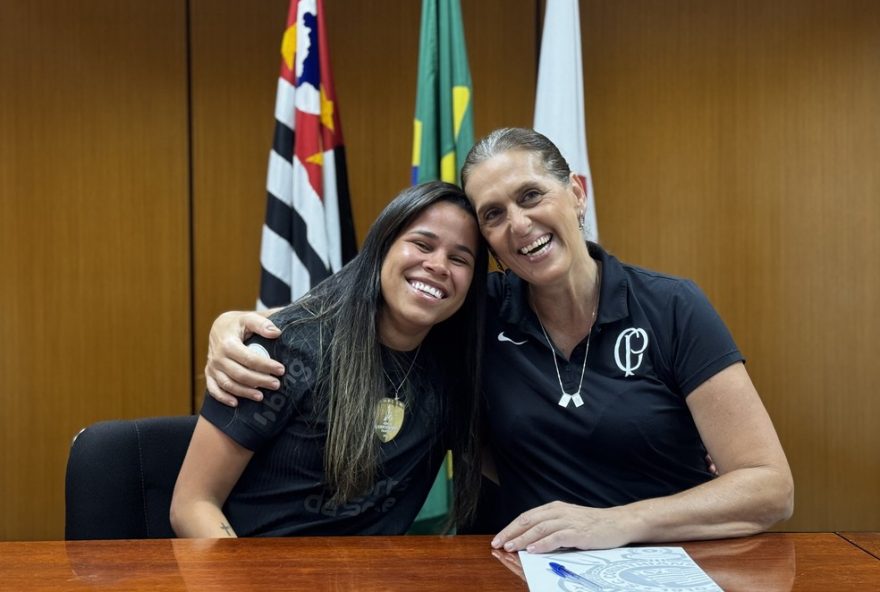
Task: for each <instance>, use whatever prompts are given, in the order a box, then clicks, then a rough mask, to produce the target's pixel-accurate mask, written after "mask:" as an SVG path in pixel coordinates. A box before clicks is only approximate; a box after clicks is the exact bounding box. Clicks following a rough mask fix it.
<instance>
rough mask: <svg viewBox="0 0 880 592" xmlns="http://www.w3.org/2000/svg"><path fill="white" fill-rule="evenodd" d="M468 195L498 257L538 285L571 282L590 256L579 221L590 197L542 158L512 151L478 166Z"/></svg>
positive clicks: (468, 181) (472, 170) (469, 183)
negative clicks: (553, 172) (550, 170)
mask: <svg viewBox="0 0 880 592" xmlns="http://www.w3.org/2000/svg"><path fill="white" fill-rule="evenodd" d="M465 192H466V193H467V195H468V198H469V199H470V200H471V202H472V203H473V204H474V208H475V209H476V211H477V219H478V220H479V222H480V231H481V232H482V233H483V236H484V237H485V238H486V241H488V243H489V246H490V247H492V250H493V251H494V252H495V255H496V256H497V257H498V258H499V259H500V260H501V261H502V262H503V263H504V264H505V265H506V266H507V267H509V268H510V269H511V270H512V271H513V272H514V273H516V274H517V275H518V276H520V277H521V278H522V279H524V280H525V281H527V282H529V284H532V285H534V286H539V287H540V286H551V285H553V284H555V283H558V282H564V281H566V280H567V279H568V277H569V275H570V273H571V271H572V268H573V266H574V265H575V263H576V262H577V261H579V260H581V259H582V258H583V256H584V255H585V254H586V246H585V243H584V239H583V236H582V234H581V230H580V228H579V227H578V221H579V220H580V217H581V215H582V213H583V211H584V204H585V201H586V196H585V194H584V191H583V189H582V188H581V186H580V184H579V183H578V182H577V180H575V179H570V180H569V182H568V183H563V182H562V181H560V180H559V179H557V178H556V177H554V176H552V175H550V174H549V173H547V171H546V170H545V169H544V166H543V164H542V163H541V158H540V156H539V155H538V154H537V153H534V152H527V151H525V150H508V151H506V152H502V153H500V154H496V155H495V156H492V157H491V158H488V159H487V160H484V161H483V162H481V163H479V164H477V165H475V166H474V167H473V168H472V169H471V170H470V172H469V174H468V177H467V185H466V186H465Z"/></svg>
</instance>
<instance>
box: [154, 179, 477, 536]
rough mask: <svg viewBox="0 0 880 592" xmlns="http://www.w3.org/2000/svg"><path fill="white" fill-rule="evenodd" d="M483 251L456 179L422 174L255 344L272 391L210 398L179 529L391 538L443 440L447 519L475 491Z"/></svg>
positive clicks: (191, 454) (470, 504) (469, 508)
mask: <svg viewBox="0 0 880 592" xmlns="http://www.w3.org/2000/svg"><path fill="white" fill-rule="evenodd" d="M486 267H487V260H486V249H485V247H484V246H483V244H482V241H481V239H480V238H479V233H478V230H477V225H476V220H475V217H474V213H473V209H472V208H471V206H470V204H469V202H468V201H467V199H466V198H465V196H464V194H463V193H462V191H461V190H460V189H458V188H457V187H455V186H454V185H449V184H447V183H440V182H435V183H427V184H424V185H419V186H416V187H412V188H409V189H407V190H405V191H403V192H402V193H401V194H400V195H399V196H398V197H396V198H395V199H394V200H393V201H392V202H391V203H390V204H389V205H388V206H387V207H386V208H385V209H384V210H383V211H382V213H381V214H380V215H379V217H378V218H377V220H376V222H375V223H374V224H373V226H372V227H371V229H370V231H369V233H368V235H367V237H366V240H365V242H364V245H363V248H362V250H361V252H360V253H359V254H358V255H357V256H356V257H355V258H354V259H353V260H352V261H351V262H350V263H349V264H348V265H346V266H345V267H344V268H343V269H342V270H340V271H339V272H338V273H337V274H335V275H334V276H332V277H330V278H328V279H327V280H325V281H324V282H322V283H321V284H320V285H318V286H317V287H315V288H314V289H313V290H312V291H310V292H309V293H308V294H306V295H305V296H304V297H303V298H302V299H301V300H299V301H298V302H296V303H295V304H292V305H291V306H289V307H287V308H285V309H283V310H282V311H280V312H277V313H276V314H274V315H273V316H272V320H273V321H274V323H275V324H276V325H277V326H278V327H279V328H280V329H281V335H280V337H279V338H278V339H272V340H270V339H265V338H262V337H259V336H255V337H254V338H253V339H251V340H250V341H249V343H248V346H249V348H250V350H251V351H255V352H258V353H259V354H260V355H262V356H264V357H268V358H271V359H273V360H276V361H277V362H280V363H281V364H283V365H284V366H285V368H286V372H285V374H284V375H283V376H282V377H281V381H280V389H279V390H278V391H277V392H273V391H267V392H266V394H265V397H264V398H263V399H262V400H261V401H259V402H256V401H242V402H241V404H240V405H239V406H238V407H237V408H230V407H227V406H225V405H222V404H220V403H218V402H216V401H214V400H213V399H212V398H210V397H206V398H205V402H204V405H203V407H202V410H201V417H200V418H199V420H198V423H197V426H196V430H195V433H194V435H193V439H192V442H191V443H190V447H189V450H188V452H187V456H186V459H185V460H184V463H183V467H182V468H181V472H180V476H179V478H178V481H177V485H176V487H175V491H174V497H173V500H172V506H171V522H172V526H173V527H174V529H175V532H177V534H178V535H179V536H192V537H223V536H234V535H243V536H254V535H263V536H285V535H297V534H301V535H306V534H308V535H330V534H399V533H403V532H405V531H406V530H407V529H408V528H409V526H410V524H411V523H412V520H413V519H414V517H415V516H416V514H417V513H418V511H419V509H420V508H421V506H422V503H423V502H424V500H425V497H426V495H427V493H428V490H429V489H430V486H431V484H432V482H433V479H434V476H435V475H436V473H437V469H438V468H439V465H440V462H441V461H442V458H443V455H444V453H445V451H446V450H447V449H451V450H452V452H453V458H454V459H455V467H456V477H457V478H456V488H455V503H454V510H455V517H456V519H457V520H459V521H462V520H467V519H468V518H469V517H470V516H471V515H472V514H473V512H474V507H475V504H476V492H477V490H478V488H479V481H480V467H479V445H478V442H477V429H476V421H477V409H478V400H479V397H478V393H479V388H480V387H479V385H480V380H479V378H480V352H481V342H482V333H483V325H484V318H483V316H484V314H483V311H484V300H485V288H486Z"/></svg>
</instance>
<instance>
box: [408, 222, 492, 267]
mask: <svg viewBox="0 0 880 592" xmlns="http://www.w3.org/2000/svg"><path fill="white" fill-rule="evenodd" d="M413 232H414V233H415V234H420V235H422V236H424V237H427V238H431V239H434V240H440V237H439V236H437V235H436V234H435V233H433V232H431V231H430V230H421V229H419V228H416V229H414V230H413ZM455 250H457V251H464V252H465V253H467V254H468V255H470V256H471V257H472V258H473V259H474V260H476V258H477V256H476V255H475V254H474V252H473V251H471V250H470V248H469V247H468V246H467V245H463V244H460V243H459V244H457V245H455Z"/></svg>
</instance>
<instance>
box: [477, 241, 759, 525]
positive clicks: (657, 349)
mask: <svg viewBox="0 0 880 592" xmlns="http://www.w3.org/2000/svg"><path fill="white" fill-rule="evenodd" d="M589 248H590V255H591V256H592V257H593V258H594V259H596V260H598V261H600V262H601V263H602V285H601V291H600V299H599V311H598V315H597V319H596V323H595V325H594V327H593V329H592V332H591V335H590V337H589V341H590V344H589V359H588V360H587V366H586V372H585V374H584V381H583V388H582V389H581V397H582V399H583V404H582V405H581V406H576V405H575V402H574V401H569V402H568V404H567V406H566V407H563V406H561V405H560V399H561V395H562V393H561V392H560V387H559V381H558V379H557V375H556V369H555V368H554V365H553V358H552V356H553V355H556V361H557V363H558V364H559V372H560V374H561V377H562V382H563V384H564V385H565V391H566V392H568V393H574V392H576V391H577V389H578V382H579V380H580V376H581V369H582V364H583V362H584V355H585V352H586V350H587V347H586V345H587V340H586V339H585V340H584V341H583V342H581V343H580V344H578V345H577V347H575V349H574V351H573V353H572V356H571V359H570V360H566V359H565V358H564V357H562V355H561V354H560V353H559V352H558V350H554V349H551V347H550V346H549V345H548V343H547V340H546V339H545V337H544V335H543V333H542V332H541V328H540V326H539V324H538V320H537V317H536V316H535V314H534V312H533V311H532V310H531V308H530V307H529V306H528V288H527V285H526V284H525V282H523V281H522V280H521V279H520V278H518V277H517V276H516V275H514V274H512V273H509V272H508V273H506V274H501V273H495V274H491V277H490V280H489V294H490V302H489V307H490V308H489V310H490V311H493V310H494V311H497V313H498V314H491V312H490V314H489V316H490V317H491V318H490V320H489V322H488V332H487V334H486V343H487V352H486V359H485V373H484V377H485V382H484V389H485V391H486V393H485V398H484V421H485V422H486V424H487V427H488V430H489V435H490V442H491V443H492V449H493V452H494V455H495V460H496V464H497V468H498V475H499V479H500V485H501V488H500V489H501V494H500V495H501V504H500V515H499V516H498V519H499V520H501V522H502V523H507V522H508V521H509V520H512V519H513V518H515V517H516V516H517V515H518V514H519V513H521V512H523V511H526V510H528V509H531V508H533V507H535V506H539V505H541V504H544V503H547V502H550V501H554V500H561V501H565V502H570V503H576V504H580V505H585V506H591V507H597V508H603V507H611V506H617V505H621V504H626V503H630V502H633V501H637V500H642V499H648V498H654V497H660V496H666V495H671V494H674V493H677V492H680V491H682V490H685V489H688V488H690V487H693V486H695V485H698V484H700V483H703V482H705V481H707V480H709V479H710V478H711V474H710V473H709V472H708V469H707V466H706V460H705V454H706V451H705V448H704V446H703V444H702V441H701V440H700V435H699V433H698V432H697V428H696V426H695V424H694V421H693V418H692V417H691V414H690V412H689V410H688V408H687V404H686V403H685V398H686V397H687V396H688V395H689V394H690V393H691V392H692V391H693V390H694V389H695V388H697V387H698V386H699V385H700V384H702V383H703V382H704V381H705V380H706V379H708V378H710V377H711V376H713V375H714V374H716V373H718V372H719V371H721V370H723V369H724V368H726V367H728V366H730V365H731V364H734V363H737V362H741V361H743V356H742V354H741V353H740V352H739V350H738V349H737V347H736V344H735V343H734V341H733V338H732V337H731V335H730V332H729V331H728V330H727V328H726V327H725V325H724V323H723V321H722V320H721V318H720V317H719V316H718V314H717V313H716V312H715V310H714V308H713V307H712V305H711V304H710V303H709V301H708V300H707V299H706V297H705V295H704V294H703V293H702V292H701V291H700V289H699V288H697V286H696V284H694V283H693V282H691V281H689V280H684V279H679V278H675V277H671V276H668V275H663V274H660V273H656V272H653V271H648V270H645V269H640V268H638V267H634V266H631V265H626V264H622V263H621V262H620V261H618V260H617V259H616V258H615V257H613V256H611V255H609V254H608V253H606V252H605V251H603V250H602V249H601V248H600V247H598V246H597V245H595V244H592V243H590V244H589Z"/></svg>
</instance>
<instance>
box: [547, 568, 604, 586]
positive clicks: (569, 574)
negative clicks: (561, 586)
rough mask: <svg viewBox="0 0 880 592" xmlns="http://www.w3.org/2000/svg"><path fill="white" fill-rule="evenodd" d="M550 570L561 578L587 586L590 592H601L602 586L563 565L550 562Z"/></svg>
mask: <svg viewBox="0 0 880 592" xmlns="http://www.w3.org/2000/svg"><path fill="white" fill-rule="evenodd" d="M550 569H552V570H553V573H555V574H556V575H557V576H559V577H560V578H564V579H568V580H571V581H573V582H577V583H578V584H581V585H583V586H586V587H587V588H589V589H590V590H599V591H600V592H601V590H602V586H600V585H599V584H597V583H596V582H594V581H593V580H590V579H587V578H586V577H584V576H582V575H579V574H576V573H574V572H573V571H571V570H570V569H568V568H567V567H565V566H564V565H562V564H561V563H556V562H554V561H551V562H550Z"/></svg>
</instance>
